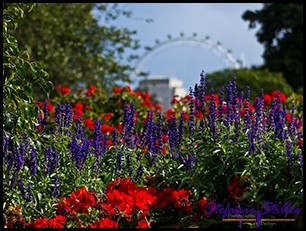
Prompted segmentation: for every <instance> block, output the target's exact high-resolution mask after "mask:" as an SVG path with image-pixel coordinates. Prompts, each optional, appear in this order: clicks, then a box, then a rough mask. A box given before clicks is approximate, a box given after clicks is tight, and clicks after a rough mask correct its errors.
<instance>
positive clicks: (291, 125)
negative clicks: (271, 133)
mask: <svg viewBox="0 0 306 231" xmlns="http://www.w3.org/2000/svg"><path fill="white" fill-rule="evenodd" d="M295 109H296V107H295V106H294V105H292V106H291V114H290V117H291V121H290V122H289V131H290V134H291V135H294V136H296V135H297V129H296V126H294V121H295V120H296V119H295V118H294V111H295Z"/></svg>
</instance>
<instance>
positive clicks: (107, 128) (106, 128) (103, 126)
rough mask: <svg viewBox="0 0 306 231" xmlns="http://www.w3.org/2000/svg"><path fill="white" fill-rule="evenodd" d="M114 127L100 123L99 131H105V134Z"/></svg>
mask: <svg viewBox="0 0 306 231" xmlns="http://www.w3.org/2000/svg"><path fill="white" fill-rule="evenodd" d="M114 129H115V128H114V127H113V126H109V125H107V124H102V126H101V131H102V132H103V133H107V134H109V133H111V132H112V131H113V130H114Z"/></svg>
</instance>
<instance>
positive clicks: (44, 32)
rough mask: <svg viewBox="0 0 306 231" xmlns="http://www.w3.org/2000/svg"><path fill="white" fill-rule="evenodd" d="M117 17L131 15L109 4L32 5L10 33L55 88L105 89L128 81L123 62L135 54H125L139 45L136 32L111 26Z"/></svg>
mask: <svg viewBox="0 0 306 231" xmlns="http://www.w3.org/2000/svg"><path fill="white" fill-rule="evenodd" d="M98 16H99V17H101V20H98ZM120 16H124V17H130V16H131V12H127V11H123V10H119V9H118V6H117V4H110V3H95V4H94V3H60V4H54V3H37V4H36V7H35V9H34V10H33V11H32V12H31V13H29V14H27V15H25V17H24V18H23V19H22V20H20V21H19V22H18V24H19V27H18V29H17V30H16V31H15V34H14V35H15V36H16V38H17V39H18V41H19V44H20V47H21V48H22V49H24V50H26V51H28V53H29V54H30V55H31V57H33V58H34V59H35V60H40V61H41V62H42V64H43V67H44V68H45V70H47V71H48V73H49V74H50V78H51V81H52V82H53V83H54V84H55V85H58V84H62V85H68V86H70V87H72V86H73V85H74V84H76V83H78V82H82V83H86V84H88V85H90V84H92V85H95V86H99V87H104V88H105V90H106V91H108V90H110V89H111V88H112V87H113V86H116V83H117V82H118V80H120V81H124V82H129V81H130V78H129V73H130V71H132V69H133V68H132V67H131V66H130V65H129V63H128V61H131V60H133V58H135V56H133V55H130V56H127V55H125V54H126V51H127V49H131V50H132V51H133V50H135V49H137V48H138V47H139V41H138V40H137V39H134V38H133V36H134V35H135V34H136V31H130V30H128V29H127V28H118V27H116V26H114V25H112V23H111V22H112V21H114V20H115V19H117V18H118V17H120ZM101 22H103V24H102V23H101Z"/></svg>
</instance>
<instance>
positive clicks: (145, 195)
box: [135, 188, 157, 211]
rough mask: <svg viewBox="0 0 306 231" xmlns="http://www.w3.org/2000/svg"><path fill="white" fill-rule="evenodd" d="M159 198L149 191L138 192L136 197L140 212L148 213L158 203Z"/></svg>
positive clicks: (141, 190)
mask: <svg viewBox="0 0 306 231" xmlns="http://www.w3.org/2000/svg"><path fill="white" fill-rule="evenodd" d="M156 199H157V196H154V195H152V194H151V193H150V192H149V191H148V190H147V189H144V188H143V189H140V190H138V192H137V194H136V195H135V201H136V206H137V208H138V209H139V210H142V211H148V210H150V208H151V207H153V206H154V205H155V203H156Z"/></svg>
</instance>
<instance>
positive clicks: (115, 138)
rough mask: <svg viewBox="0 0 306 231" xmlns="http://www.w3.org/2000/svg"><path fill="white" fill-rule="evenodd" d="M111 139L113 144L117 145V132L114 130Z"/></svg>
mask: <svg viewBox="0 0 306 231" xmlns="http://www.w3.org/2000/svg"><path fill="white" fill-rule="evenodd" d="M112 139H113V144H114V145H117V144H118V135H117V130H116V129H114V130H113V134H112Z"/></svg>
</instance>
